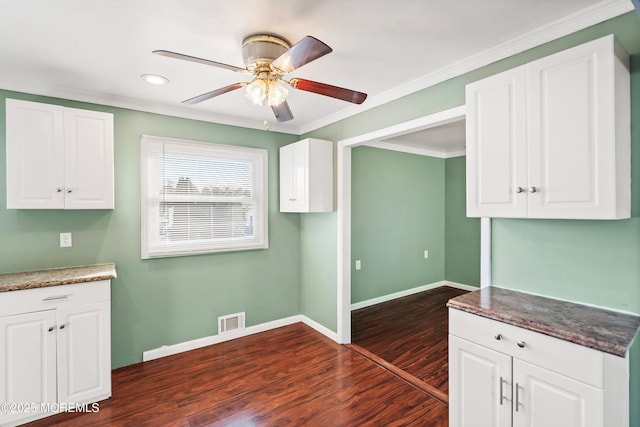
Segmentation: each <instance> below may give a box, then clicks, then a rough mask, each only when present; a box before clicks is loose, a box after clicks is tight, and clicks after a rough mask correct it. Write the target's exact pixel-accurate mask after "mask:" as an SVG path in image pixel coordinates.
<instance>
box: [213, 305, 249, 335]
mask: <svg viewBox="0 0 640 427" xmlns="http://www.w3.org/2000/svg"><path fill="white" fill-rule="evenodd" d="M238 329H244V311H243V312H242V313H235V314H229V315H227V316H220V317H218V334H224V333H226V332H231V331H235V330H238Z"/></svg>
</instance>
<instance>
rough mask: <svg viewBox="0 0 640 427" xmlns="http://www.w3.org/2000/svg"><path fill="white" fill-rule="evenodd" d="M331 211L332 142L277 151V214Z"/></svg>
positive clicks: (298, 144) (307, 141)
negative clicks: (278, 200)
mask: <svg viewBox="0 0 640 427" xmlns="http://www.w3.org/2000/svg"><path fill="white" fill-rule="evenodd" d="M331 211H333V142H331V141H324V140H321V139H313V138H308V139H303V140H302V141H298V142H295V143H293V144H289V145H285V146H284V147H280V212H331Z"/></svg>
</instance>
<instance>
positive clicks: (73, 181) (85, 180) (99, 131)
mask: <svg viewBox="0 0 640 427" xmlns="http://www.w3.org/2000/svg"><path fill="white" fill-rule="evenodd" d="M64 120H65V156H64V157H65V165H66V167H65V191H66V201H65V208H66V209H113V174H114V171H113V115H111V114H108V113H102V112H99V111H88V110H78V109H75V108H65V110H64Z"/></svg>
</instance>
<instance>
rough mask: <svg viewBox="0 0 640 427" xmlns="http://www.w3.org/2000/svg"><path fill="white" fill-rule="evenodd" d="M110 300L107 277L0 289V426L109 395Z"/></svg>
mask: <svg viewBox="0 0 640 427" xmlns="http://www.w3.org/2000/svg"><path fill="white" fill-rule="evenodd" d="M109 301H110V282H109V281H108V280H105V281H97V282H91V283H82V284H74V285H62V286H52V287H47V288H38V289H28V290H23V291H11V292H1V293H0V313H1V314H0V316H1V317H0V402H6V403H8V404H9V405H14V406H15V409H17V411H15V412H13V413H4V412H0V425H3V426H4V425H14V424H17V423H23V422H26V421H30V420H33V419H37V418H41V417H43V416H47V415H51V413H43V412H42V411H41V409H42V408H41V406H40V403H52V404H55V403H58V404H60V406H61V405H67V407H68V406H69V404H84V403H90V402H96V401H98V400H102V399H106V398H108V397H109V396H111V333H110V331H111V326H110V302H109ZM54 407H55V406H54ZM25 409H26V410H25Z"/></svg>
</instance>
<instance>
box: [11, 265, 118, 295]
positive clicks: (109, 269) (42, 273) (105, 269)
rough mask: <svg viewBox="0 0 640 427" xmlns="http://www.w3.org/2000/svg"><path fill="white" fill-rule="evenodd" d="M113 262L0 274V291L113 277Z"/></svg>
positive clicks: (114, 276)
mask: <svg viewBox="0 0 640 427" xmlns="http://www.w3.org/2000/svg"><path fill="white" fill-rule="evenodd" d="M116 277H117V276H116V266H115V264H95V265H86V266H77V267H62V268H52V269H47V270H38V271H25V272H21V273H6V274H0V292H9V291H20V290H24V289H35V288H46V287H49V286H60V285H70V284H74V283H84V282H95V281H98V280H110V279H115V278H116Z"/></svg>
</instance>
